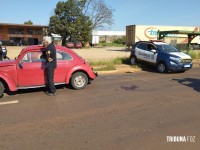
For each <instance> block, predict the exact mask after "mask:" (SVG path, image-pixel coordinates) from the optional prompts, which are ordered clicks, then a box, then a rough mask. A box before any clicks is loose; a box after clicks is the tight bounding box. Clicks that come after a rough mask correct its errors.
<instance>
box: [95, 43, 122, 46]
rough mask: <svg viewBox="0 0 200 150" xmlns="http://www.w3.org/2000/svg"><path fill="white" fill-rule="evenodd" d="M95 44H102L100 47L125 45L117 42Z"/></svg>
mask: <svg viewBox="0 0 200 150" xmlns="http://www.w3.org/2000/svg"><path fill="white" fill-rule="evenodd" d="M97 46H102V47H125V46H126V45H123V44H117V43H99V44H98V45H97Z"/></svg>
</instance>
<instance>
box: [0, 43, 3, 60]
mask: <svg viewBox="0 0 200 150" xmlns="http://www.w3.org/2000/svg"><path fill="white" fill-rule="evenodd" d="M1 45H2V42H1V41H0V61H2V60H3V49H2V47H1Z"/></svg>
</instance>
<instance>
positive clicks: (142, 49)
mask: <svg viewBox="0 0 200 150" xmlns="http://www.w3.org/2000/svg"><path fill="white" fill-rule="evenodd" d="M146 49H147V44H146V43H140V44H138V46H137V47H136V48H135V52H136V56H137V59H140V60H143V61H146V58H145V57H146V55H147V54H146V53H147V51H146Z"/></svg>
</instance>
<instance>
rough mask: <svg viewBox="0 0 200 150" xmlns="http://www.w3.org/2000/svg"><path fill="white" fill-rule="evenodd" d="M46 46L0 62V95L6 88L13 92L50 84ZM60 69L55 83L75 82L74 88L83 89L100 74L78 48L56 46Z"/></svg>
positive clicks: (27, 48) (23, 51) (36, 47)
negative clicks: (80, 53) (81, 54)
mask: <svg viewBox="0 0 200 150" xmlns="http://www.w3.org/2000/svg"><path fill="white" fill-rule="evenodd" d="M45 51H46V49H45V47H43V46H29V47H26V48H24V49H23V50H22V51H21V53H20V54H19V56H18V57H17V58H16V59H15V60H8V61H2V62H0V97H2V96H3V93H4V90H5V88H8V90H10V91H17V90H18V89H27V88H35V87H43V86H45V85H46V72H45V68H46V59H45V55H46V52H45ZM56 52H57V68H56V69H55V74H54V82H55V84H56V85H58V84H69V83H70V84H71V85H72V87H73V88H74V89H83V88H85V86H86V85H87V84H88V83H89V82H90V81H91V80H94V79H95V78H96V76H97V74H96V73H94V72H93V69H92V68H91V67H90V65H89V64H88V63H87V62H86V61H85V60H84V59H83V58H81V57H80V56H78V55H77V54H76V53H75V52H74V51H72V50H70V49H68V48H66V47H62V46H56Z"/></svg>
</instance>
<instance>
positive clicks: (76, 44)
mask: <svg viewBox="0 0 200 150" xmlns="http://www.w3.org/2000/svg"><path fill="white" fill-rule="evenodd" d="M82 47H83V45H82V43H81V42H75V43H74V48H82Z"/></svg>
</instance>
